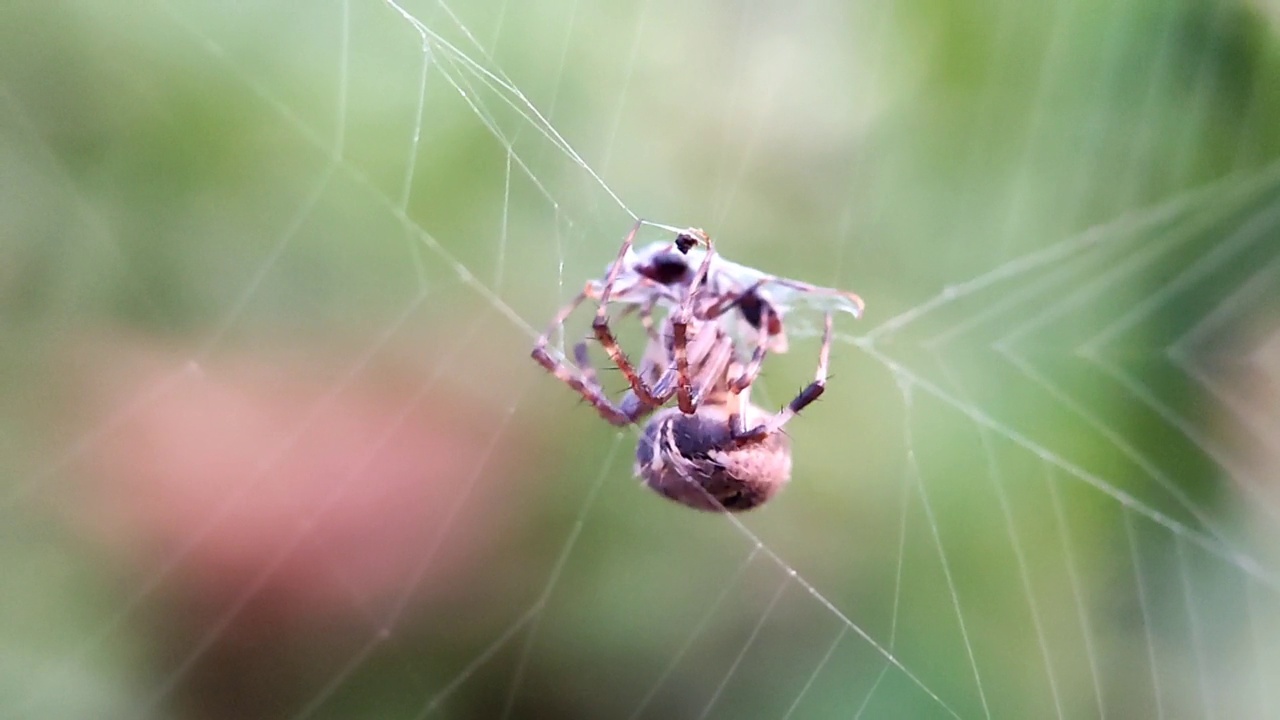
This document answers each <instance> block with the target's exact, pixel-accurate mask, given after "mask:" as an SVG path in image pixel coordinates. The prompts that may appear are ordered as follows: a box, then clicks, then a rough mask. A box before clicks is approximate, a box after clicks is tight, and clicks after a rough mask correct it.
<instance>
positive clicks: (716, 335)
mask: <svg viewBox="0 0 1280 720" xmlns="http://www.w3.org/2000/svg"><path fill="white" fill-rule="evenodd" d="M642 224H643V223H642V222H637V223H636V225H635V226H634V227H633V228H632V229H631V232H630V233H629V234H628V235H627V237H626V239H625V240H624V241H623V243H622V249H621V250H620V251H619V253H618V259H617V260H616V261H615V262H614V263H613V264H612V265H611V266H610V267H609V270H608V272H607V273H606V275H605V278H604V280H602V281H593V282H590V283H588V284H587V287H586V289H584V290H583V292H582V293H580V294H579V295H578V296H577V297H576V298H575V299H574V300H573V301H572V302H570V303H569V304H568V305H566V306H565V307H564V308H562V309H561V310H560V312H559V313H557V314H556V317H555V319H554V320H553V321H552V323H551V326H550V328H548V330H547V332H546V333H544V334H542V335H541V336H539V337H538V340H537V342H536V343H535V345H534V348H533V353H532V355H533V359H534V360H536V361H537V362H538V364H540V365H542V366H543V367H544V368H546V370H547V371H548V372H550V373H551V374H553V375H555V376H556V377H557V378H559V379H560V380H561V381H562V382H564V383H565V384H566V385H568V386H569V387H571V388H573V389H574V390H576V391H577V392H578V393H579V394H581V395H582V397H583V398H584V399H585V400H586V401H587V402H589V403H591V405H592V406H593V407H595V409H596V411H597V412H598V413H599V414H600V416H601V417H603V418H604V419H605V420H607V421H609V422H610V423H613V424H614V425H618V426H625V425H630V424H632V423H635V422H638V421H639V420H641V419H643V418H644V417H646V416H648V415H649V414H651V413H653V412H654V411H655V410H657V414H656V415H654V417H653V418H652V419H651V420H649V422H648V423H647V424H646V425H645V428H644V432H643V435H642V437H641V439H640V442H639V444H638V446H637V448H636V474H637V475H639V476H640V477H642V478H643V479H644V482H645V484H647V485H648V486H649V487H650V488H652V489H654V490H655V491H657V492H658V493H660V494H662V495H663V496H665V497H668V498H670V499H672V500H675V501H677V502H680V503H682V504H684V505H687V506H689V507H693V508H697V509H700V510H722V509H723V510H731V511H739V510H749V509H751V508H754V507H756V506H758V505H760V504H762V503H764V502H765V501H766V500H768V499H769V498H770V497H772V496H773V495H774V494H775V493H776V492H777V491H778V490H779V489H781V487H782V486H783V485H785V484H786V483H787V481H788V480H789V479H790V476H791V446H790V440H789V438H788V437H787V435H786V434H785V433H783V432H781V430H782V428H783V426H784V425H786V424H787V422H789V421H790V420H791V418H793V417H795V415H796V414H797V413H799V412H800V411H801V410H803V409H804V408H805V407H807V406H808V405H809V404H810V403H812V402H813V401H814V400H817V399H818V397H819V396H821V395H822V393H823V390H824V389H825V388H826V377H827V361H828V356H829V354H830V349H831V328H832V320H831V310H830V309H828V311H827V313H826V321H825V329H824V332H823V337H822V347H821V350H820V351H819V354H818V369H817V373H816V375H815V377H814V381H813V382H811V383H809V385H808V386H806V387H805V388H804V389H803V390H801V391H800V393H799V394H798V395H796V397H795V398H794V399H793V400H792V401H791V402H790V403H788V404H787V406H786V407H785V408H783V409H782V410H781V411H779V412H777V413H769V412H767V411H765V410H762V409H761V408H759V407H757V406H755V405H752V404H751V402H750V390H751V384H752V383H753V382H754V381H755V379H756V377H757V376H758V375H759V373H760V368H761V365H762V363H763V361H764V358H765V355H766V353H767V351H768V350H770V349H774V350H785V348H786V345H785V338H784V336H783V333H782V323H781V312H780V310H779V306H778V304H776V303H775V302H772V301H771V300H770V299H769V297H768V296H767V294H766V292H765V291H764V288H765V286H766V285H769V284H772V283H776V284H778V285H780V286H782V287H784V288H789V289H791V290H796V291H800V292H806V293H807V292H812V293H819V294H824V295H832V296H839V297H841V298H844V299H846V300H847V301H848V303H849V304H850V307H851V312H854V314H861V310H862V301H861V299H859V298H857V296H856V295H852V294H849V293H843V292H841V291H836V290H831V289H828V288H819V287H815V286H812V285H807V284H805V283H799V282H797V281H793V280H788V279H785V278H776V277H773V276H769V275H765V274H763V273H759V272H758V271H754V270H751V269H750V268H745V267H743V266H740V265H735V264H733V263H729V262H728V261H725V260H723V259H721V258H720V257H719V256H718V255H716V253H715V251H714V249H713V247H712V244H711V240H710V238H708V237H707V235H706V233H704V232H703V231H701V230H697V229H689V230H684V231H681V232H680V233H679V234H678V235H677V236H676V238H675V241H674V242H673V243H670V244H664V243H657V244H655V245H652V246H650V247H648V248H645V249H644V251H642V252H640V253H636V252H635V251H634V250H633V247H632V243H633V241H634V239H635V235H636V232H637V231H638V230H639V228H640V227H641V225H642ZM697 245H701V246H703V247H704V248H705V249H706V250H705V253H703V254H702V255H701V258H698V257H697V253H691V252H690V251H691V249H692V248H694V247H695V246H697ZM695 261H696V266H695ZM587 298H592V299H594V300H596V302H597V308H596V316H595V320H594V322H593V323H592V330H593V333H594V335H595V338H596V340H597V341H598V342H599V343H600V345H601V347H603V348H604V350H605V352H606V353H607V354H608V355H609V358H610V360H611V361H612V363H613V364H614V365H615V366H617V368H618V369H619V370H620V371H621V372H622V374H623V376H624V377H625V378H626V379H627V383H628V385H629V386H630V388H629V389H628V390H627V392H626V393H625V394H624V395H623V397H622V399H621V400H620V402H618V403H616V404H615V403H614V402H613V401H611V400H610V399H609V397H608V395H607V394H606V392H605V390H604V388H603V386H602V385H601V384H600V381H599V379H598V378H597V376H596V373H595V370H594V369H593V367H592V366H591V362H590V359H589V357H588V354H587V346H586V343H581V342H580V343H578V344H577V345H575V347H574V359H575V361H576V365H573V364H570V363H568V362H566V361H563V360H557V359H555V358H553V357H552V356H551V354H550V353H549V351H548V349H547V345H548V343H549V338H550V336H551V334H552V332H554V331H555V330H556V328H558V327H560V326H562V325H563V324H564V322H565V321H566V320H567V319H568V317H569V316H570V315H571V314H572V313H573V311H574V310H575V309H576V308H577V307H578V305H580V304H581V303H582V302H583V301H584V300H586V299H587ZM611 302H613V303H616V304H621V305H624V306H626V307H627V310H628V311H631V310H634V309H638V310H639V313H640V317H641V321H642V322H643V324H644V326H645V328H646V331H647V333H648V336H649V343H648V346H647V347H646V349H645V352H644V357H643V360H642V361H641V363H640V367H639V368H638V369H637V368H636V367H635V366H634V365H633V364H632V362H631V360H630V359H629V358H628V357H627V355H626V353H625V352H624V351H623V350H622V348H621V347H620V346H619V345H618V342H617V340H616V338H615V337H614V334H613V331H612V329H611V328H610V326H609V317H608V314H607V313H608V307H609V304H610V303H611ZM659 305H661V306H663V307H664V308H665V309H666V310H667V314H666V317H665V318H664V320H663V324H662V328H661V331H657V330H655V328H654V327H653V321H652V311H653V309H654V308H655V307H656V306H659ZM733 309H736V310H737V311H738V314H739V315H740V316H741V320H743V321H744V322H745V323H746V325H747V326H748V327H749V328H750V329H751V331H752V332H751V333H750V335H753V336H754V345H755V348H754V351H753V352H752V354H751V356H750V358H749V360H747V361H746V362H745V363H744V362H743V361H742V358H741V356H740V355H739V352H738V346H737V343H736V342H735V340H734V337H733V336H732V335H731V334H730V332H729V324H728V323H726V322H722V320H723V319H725V318H727V317H728V315H727V313H728V312H729V311H730V310H733ZM842 309H847V308H842ZM672 397H675V398H676V401H677V406H676V407H670V408H663V406H664V405H666V403H667V402H669V401H670V400H671V398H672ZM660 408H662V409H660Z"/></svg>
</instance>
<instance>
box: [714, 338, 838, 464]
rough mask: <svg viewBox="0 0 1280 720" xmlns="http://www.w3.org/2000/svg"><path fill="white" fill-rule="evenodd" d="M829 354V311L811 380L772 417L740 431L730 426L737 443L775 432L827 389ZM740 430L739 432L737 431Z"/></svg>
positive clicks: (745, 442) (767, 435)
mask: <svg viewBox="0 0 1280 720" xmlns="http://www.w3.org/2000/svg"><path fill="white" fill-rule="evenodd" d="M830 356H831V313H827V317H826V326H825V328H824V330H823V333H822V349H821V350H819V351H818V371H817V373H816V374H815V376H814V379H813V382H811V383H809V384H808V385H807V386H806V387H805V388H804V389H803V390H801V391H800V394H798V395H796V396H795V398H794V399H792V401H791V402H790V403H788V404H787V406H786V407H785V408H783V409H782V410H781V411H779V412H777V413H776V414H774V416H773V417H771V418H769V419H768V420H766V421H764V422H763V423H760V424H759V425H756V426H755V427H754V428H751V429H750V430H745V431H740V430H741V428H740V427H739V428H734V427H732V425H731V427H730V431H731V432H734V440H735V441H736V442H737V444H739V445H750V444H753V443H758V442H760V441H762V440H764V439H765V438H767V437H769V436H770V435H772V434H774V433H775V432H777V431H779V430H781V429H782V426H783V425H786V424H787V423H788V422H790V420H791V418H793V417H795V416H796V415H797V414H798V413H799V412H800V411H801V410H804V409H805V408H806V407H808V406H809V405H810V403H812V402H813V401H814V400H817V399H818V398H819V397H821V396H822V392H823V391H824V390H826V389H827V363H828V359H829V358H830ZM730 420H731V423H733V422H736V423H741V419H738V420H736V421H735V420H733V419H732V418H731V419H730ZM737 431H740V432H737Z"/></svg>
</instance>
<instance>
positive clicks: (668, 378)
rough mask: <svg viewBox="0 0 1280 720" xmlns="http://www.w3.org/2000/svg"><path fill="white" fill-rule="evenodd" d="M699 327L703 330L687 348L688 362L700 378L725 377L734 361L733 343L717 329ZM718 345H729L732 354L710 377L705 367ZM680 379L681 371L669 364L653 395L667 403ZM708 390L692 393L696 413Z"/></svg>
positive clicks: (707, 326) (710, 326)
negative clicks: (729, 365)
mask: <svg viewBox="0 0 1280 720" xmlns="http://www.w3.org/2000/svg"><path fill="white" fill-rule="evenodd" d="M699 327H701V328H702V330H700V331H699V332H698V333H697V334H696V335H694V337H693V340H691V341H690V342H689V343H688V345H687V347H686V348H685V357H686V360H687V361H688V363H689V365H690V366H691V367H694V368H698V369H699V370H698V372H697V377H698V378H708V377H710V378H714V377H716V376H717V375H718V376H720V377H723V375H724V372H725V367H727V366H728V363H729V361H730V360H732V359H733V356H732V352H731V351H732V349H733V346H732V341H731V340H729V338H727V337H725V336H724V335H721V334H720V333H719V332H717V328H715V327H713V326H712V325H710V324H702V325H700V326H699ZM717 343H719V344H727V347H728V349H729V350H730V353H729V355H728V356H726V358H725V360H724V363H723V365H721V366H719V367H718V369H716V375H711V376H708V375H707V373H706V370H705V368H704V367H703V366H704V365H706V364H707V363H709V362H710V358H709V356H710V354H711V353H712V352H713V351H714V350H716V349H717V348H718V347H719V344H717ZM679 379H680V372H679V370H678V369H677V368H676V367H675V366H674V365H672V364H668V366H667V369H666V372H664V373H663V374H662V377H660V378H658V381H657V382H656V383H654V385H653V394H654V395H655V396H657V398H658V399H659V400H661V401H662V402H663V403H666V402H667V401H668V400H670V399H671V396H672V395H674V394H675V393H676V388H677V386H678V382H679ZM693 380H694V378H690V383H691V384H692V381H693ZM700 384H701V383H700ZM708 389H710V386H709V385H708V387H707V388H706V389H702V390H698V391H694V392H693V393H691V400H692V401H693V408H694V411H695V412H696V411H697V409H698V404H699V403H700V402H701V399H702V398H705V397H706V392H707V390H708ZM686 414H689V413H686Z"/></svg>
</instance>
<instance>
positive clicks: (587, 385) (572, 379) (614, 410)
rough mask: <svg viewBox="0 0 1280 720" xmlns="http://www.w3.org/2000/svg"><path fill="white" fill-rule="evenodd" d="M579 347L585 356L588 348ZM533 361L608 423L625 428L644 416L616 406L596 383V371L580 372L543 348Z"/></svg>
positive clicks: (538, 348)
mask: <svg viewBox="0 0 1280 720" xmlns="http://www.w3.org/2000/svg"><path fill="white" fill-rule="evenodd" d="M579 347H581V348H582V349H583V351H584V352H583V354H584V355H585V350H586V347H585V346H583V345H581V344H579ZM533 359H534V360H536V361H537V362H538V364H539V365H541V366H542V367H543V368H545V369H546V370H547V372H549V373H551V374H552V375H554V376H555V377H556V378H557V379H559V380H560V381H561V382H563V383H564V384H565V385H568V386H569V387H571V388H573V389H574V390H576V391H577V392H578V394H579V395H581V396H582V399H583V400H586V401H587V402H589V403H591V405H592V407H594V408H595V409H596V412H598V413H600V417H602V418H604V419H605V420H607V421H608V422H610V423H612V424H614V425H617V426H619V427H623V426H626V425H630V424H631V423H633V422H635V420H636V418H637V417H638V416H639V415H640V414H642V413H640V412H628V411H625V410H623V409H622V408H620V407H618V406H617V405H614V404H613V402H611V401H610V400H609V397H608V396H607V395H606V394H605V391H604V388H603V387H601V386H600V383H599V382H597V381H596V379H595V371H594V370H591V371H582V370H578V369H577V368H574V367H573V366H571V365H569V364H568V363H566V362H563V361H560V360H556V359H555V358H553V357H551V355H550V353H548V352H547V350H546V348H542V347H536V348H534V349H533Z"/></svg>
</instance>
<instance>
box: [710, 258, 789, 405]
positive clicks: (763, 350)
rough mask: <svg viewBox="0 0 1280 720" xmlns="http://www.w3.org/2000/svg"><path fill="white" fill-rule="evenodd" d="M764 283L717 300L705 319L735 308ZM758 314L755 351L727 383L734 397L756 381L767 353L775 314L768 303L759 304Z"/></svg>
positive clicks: (763, 282)
mask: <svg viewBox="0 0 1280 720" xmlns="http://www.w3.org/2000/svg"><path fill="white" fill-rule="evenodd" d="M765 282H767V281H766V280H757V281H756V282H754V283H752V284H751V285H750V286H748V287H747V288H746V289H745V290H740V291H738V292H735V293H732V294H729V295H726V296H724V297H723V298H721V299H719V300H717V301H716V303H715V304H714V305H712V306H711V307H710V308H708V309H707V312H706V316H707V318H708V319H714V318H717V317H720V316H721V315H723V314H724V313H726V312H728V311H729V310H730V309H732V308H734V307H736V306H737V305H738V303H740V302H742V299H743V298H744V297H747V296H748V295H750V294H752V293H754V292H755V291H756V290H759V289H760V286H762V285H764V284H765ZM760 312H761V315H760V327H759V328H758V329H757V330H758V332H757V333H756V347H755V350H754V351H753V352H752V353H751V359H750V360H749V361H748V362H747V365H746V367H745V368H743V370H742V374H740V375H739V376H738V377H736V378H734V379H733V380H731V381H730V382H729V392H731V393H733V394H735V395H737V394H739V393H741V392H742V391H743V390H745V389H747V387H748V386H750V385H751V383H753V382H755V381H756V378H757V377H759V375H760V368H761V366H763V364H764V358H765V355H766V354H767V353H768V348H769V320H770V319H771V318H773V317H777V313H776V312H774V310H773V308H772V307H770V305H769V304H768V303H761V307H760Z"/></svg>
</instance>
